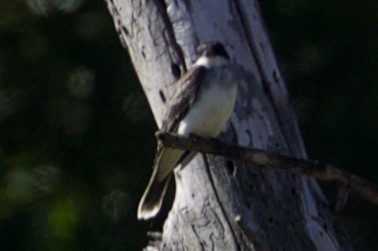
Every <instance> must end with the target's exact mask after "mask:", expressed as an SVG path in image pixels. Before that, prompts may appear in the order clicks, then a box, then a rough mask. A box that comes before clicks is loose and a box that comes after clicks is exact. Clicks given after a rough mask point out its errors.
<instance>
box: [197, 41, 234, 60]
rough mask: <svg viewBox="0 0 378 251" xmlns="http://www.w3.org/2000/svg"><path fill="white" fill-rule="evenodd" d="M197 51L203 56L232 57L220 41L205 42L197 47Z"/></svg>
mask: <svg viewBox="0 0 378 251" xmlns="http://www.w3.org/2000/svg"><path fill="white" fill-rule="evenodd" d="M197 51H198V53H199V54H200V55H201V56H207V57H215V56H220V57H224V58H226V59H230V56H229V55H228V53H227V51H226V49H225V48H224V46H223V44H221V43H219V42H205V43H202V44H200V45H199V46H198V47H197Z"/></svg>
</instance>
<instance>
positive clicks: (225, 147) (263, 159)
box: [156, 131, 378, 205]
mask: <svg viewBox="0 0 378 251" xmlns="http://www.w3.org/2000/svg"><path fill="white" fill-rule="evenodd" d="M156 137H157V138H158V140H159V141H160V142H161V143H162V145H163V146H164V147H170V148H177V149H181V150H189V151H194V152H203V153H207V154H215V155H222V156H224V157H227V158H231V159H239V160H246V161H251V162H253V163H254V164H256V165H259V166H261V167H274V168H278V169H282V170H289V169H290V170H294V171H295V172H297V173H300V174H304V175H308V176H312V177H315V178H317V179H319V180H324V181H336V182H339V183H340V185H342V186H344V187H345V188H347V189H348V190H350V191H353V192H355V193H357V194H359V195H360V196H362V197H364V198H365V199H367V200H369V201H370V202H372V203H374V204H376V205H378V186H377V185H376V184H374V183H372V182H369V181H367V180H365V179H363V178H361V177H359V176H357V175H354V174H351V173H348V172H345V171H342V170H341V169H339V168H336V167H334V166H332V165H330V164H323V163H320V162H318V161H314V160H305V159H296V158H293V157H288V156H284V155H281V154H275V153H269V152H268V151H266V150H261V149H255V148H248V147H242V146H235V145H229V144H226V143H224V142H222V141H220V140H217V139H215V138H202V137H198V136H195V135H191V136H190V137H181V136H178V135H175V134H170V133H165V132H160V131H159V132H157V133H156Z"/></svg>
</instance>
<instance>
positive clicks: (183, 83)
mask: <svg viewBox="0 0 378 251" xmlns="http://www.w3.org/2000/svg"><path fill="white" fill-rule="evenodd" d="M197 52H198V54H199V57H198V59H197V60H196V62H195V63H194V64H193V66H192V67H191V68H190V69H189V70H188V71H187V72H186V73H185V74H183V76H182V77H181V78H180V79H178V80H177V81H176V83H175V86H176V90H175V94H174V95H173V96H172V98H171V99H170V101H169V102H168V106H167V113H166V116H165V117H164V119H163V122H162V126H161V131H164V132H170V133H176V134H178V135H182V136H189V135H197V136H201V137H217V136H218V135H219V134H220V133H221V131H222V130H223V129H224V127H225V125H226V124H227V121H228V120H229V118H230V116H231V114H232V112H233V109H234V105H235V100H236V96H237V89H238V83H239V82H240V80H241V74H242V73H241V72H242V70H241V67H240V66H239V65H237V64H234V63H232V62H231V60H230V56H229V54H228V53H227V51H226V49H225V47H224V45H223V44H222V43H220V42H204V43H202V44H200V45H199V46H198V47H197ZM157 148H158V149H157V153H156V157H155V161H154V167H153V172H152V175H151V178H150V181H149V183H148V185H147V188H146V190H145V192H144V194H143V196H142V198H141V200H140V203H139V206H138V212H137V217H138V219H139V220H148V219H151V218H154V217H155V216H156V215H157V214H158V213H159V211H160V208H161V205H162V202H163V199H164V196H165V193H166V190H167V186H168V184H169V182H170V180H171V178H172V176H173V170H174V168H175V167H177V166H178V165H180V164H181V163H183V162H184V160H185V162H186V163H189V162H190V158H193V157H194V156H195V153H194V154H193V153H189V152H187V151H183V150H179V149H171V148H164V147H163V146H162V145H161V144H159V143H158V147H157Z"/></svg>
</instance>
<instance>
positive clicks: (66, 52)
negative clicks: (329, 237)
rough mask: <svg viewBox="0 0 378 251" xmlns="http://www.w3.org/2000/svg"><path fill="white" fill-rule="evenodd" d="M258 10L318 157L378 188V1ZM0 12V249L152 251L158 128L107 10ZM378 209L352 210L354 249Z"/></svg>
mask: <svg viewBox="0 0 378 251" xmlns="http://www.w3.org/2000/svg"><path fill="white" fill-rule="evenodd" d="M261 4H262V9H263V13H264V16H265V19H266V21H267V25H268V28H269V31H270V35H271V37H272V42H273V45H274V48H275V50H276V53H277V57H278V59H279V61H280V66H281V68H282V70H283V72H284V75H285V78H286V80H287V83H288V86H289V89H290V93H291V97H292V98H291V100H292V102H293V105H294V106H295V108H296V110H297V114H298V117H299V120H300V124H301V129H302V133H303V136H304V139H305V143H306V145H307V148H308V152H309V155H310V157H311V158H316V159H321V160H324V161H327V162H331V163H334V164H337V165H339V166H341V167H345V168H346V169H348V170H350V171H353V172H355V173H357V174H360V175H362V176H364V177H367V178H369V179H371V180H373V181H377V180H378V171H377V169H376V168H374V164H375V163H377V162H378V161H377V160H378V157H377V156H378V152H377V144H378V133H377V132H378V128H377V125H378V123H377V118H378V109H377V108H378V85H377V81H376V80H377V79H378V78H377V77H378V76H377V73H378V71H377V62H378V58H377V57H378V53H377V52H378V36H377V33H378V32H377V29H376V24H377V23H378V15H377V13H378V4H377V2H376V0H366V1H358V0H347V1H331V2H329V1H325V0H320V1H311V0H306V1H291V2H288V1H272V0H264V1H261ZM0 9H1V10H2V14H1V15H0V175H1V181H2V182H1V184H0V250H139V249H141V248H142V247H143V246H144V245H145V243H146V237H145V232H146V230H147V229H149V228H150V227H151V225H150V224H148V223H147V224H146V223H138V222H137V221H136V219H135V218H136V217H135V215H136V206H137V202H138V200H139V198H140V195H141V193H142V192H143V189H144V186H145V184H146V182H147V179H148V177H149V175H150V166H151V163H152V159H153V154H154V151H155V142H154V136H153V135H154V133H153V132H154V130H155V123H154V121H153V118H152V115H151V113H150V112H149V107H148V104H147V102H146V100H145V97H144V95H143V93H142V90H141V88H140V86H139V84H138V81H137V78H136V76H135V74H134V72H133V68H132V65H131V63H130V61H129V59H128V57H127V54H126V51H125V50H124V49H122V48H121V46H120V43H119V41H118V37H117V35H116V32H115V31H114V26H113V23H112V20H111V18H110V16H109V14H108V13H107V9H106V6H105V4H104V3H102V2H101V1H84V0H69V1H62V0H26V1H23V0H13V1H5V0H0ZM376 211H377V210H376V207H374V206H372V205H370V204H368V203H366V202H364V201H362V200H359V199H358V198H355V197H352V200H351V201H350V202H349V203H348V205H347V208H346V211H345V212H344V214H343V216H342V221H343V223H344V225H345V226H346V227H347V231H348V232H349V233H350V235H351V238H352V240H353V242H354V243H355V246H356V248H357V249H361V250H368V249H370V250H378V242H377V238H374V237H376V233H377V231H378V227H377V226H378V224H377V223H378V220H377V213H376ZM154 226H156V223H154V225H153V227H154Z"/></svg>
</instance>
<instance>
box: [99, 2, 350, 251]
mask: <svg viewBox="0 0 378 251" xmlns="http://www.w3.org/2000/svg"><path fill="white" fill-rule="evenodd" d="M106 2H107V5H108V8H109V11H110V13H111V15H112V17H113V19H114V23H115V27H116V30H117V32H118V34H119V37H120V39H121V42H122V43H123V45H124V46H125V47H126V48H127V49H128V51H129V54H130V57H131V59H132V61H133V64H134V67H135V70H136V72H137V74H138V77H139V80H140V82H141V85H142V87H143V89H144V92H145V94H146V96H147V98H148V101H149V103H150V106H151V109H152V111H153V114H154V117H155V120H156V122H157V124H158V126H159V127H160V125H161V121H162V118H163V116H164V114H165V112H166V103H167V100H169V98H170V97H171V96H172V94H173V92H174V89H175V85H174V82H175V80H177V79H178V78H179V77H180V75H181V74H182V73H184V72H185V71H186V69H188V68H190V67H191V65H192V63H193V62H194V61H195V59H196V53H195V48H196V46H197V45H198V44H199V43H201V42H204V41H219V42H222V43H223V44H225V45H226V47H227V50H228V52H229V54H230V55H231V57H232V60H233V61H234V62H236V63H238V64H240V65H242V66H243V68H244V70H245V71H246V72H247V76H246V79H245V81H244V82H243V83H242V84H241V85H240V86H239V91H238V99H237V102H236V106H235V110H234V113H233V115H232V117H231V119H230V123H229V125H228V126H227V128H226V130H225V131H224V132H223V133H222V135H221V136H220V138H221V139H222V140H223V141H225V142H227V143H232V144H238V145H241V146H249V147H255V148H261V149H266V150H268V151H270V152H273V153H279V154H284V155H290V156H293V157H296V158H306V151H305V147H304V145H303V142H302V138H301V135H300V131H299V128H298V125H297V121H296V118H295V115H294V113H293V110H292V108H291V107H290V106H289V104H288V93H287V89H286V85H285V83H284V80H283V78H282V76H281V73H280V70H279V68H278V66H277V63H276V59H275V56H274V52H273V50H272V47H271V44H270V41H269V37H268V35H267V30H266V27H265V26H264V23H263V19H262V16H261V11H260V8H259V4H258V2H257V1H256V0H206V1H204V0H203V1H200V0H192V1H189V0H106ZM148 171H150V170H148ZM146 172H147V170H146ZM175 181H176V196H175V200H174V204H173V207H172V209H171V211H170V213H169V215H168V218H167V219H166V222H165V224H164V229H163V236H162V242H161V245H160V246H159V247H158V248H159V249H173V250H210V249H211V250H213V249H216V250H350V249H352V248H351V246H350V243H349V241H348V239H347V237H346V235H345V233H344V232H343V231H341V230H340V227H339V226H338V223H337V221H336V220H335V218H334V216H333V214H332V212H331V210H330V205H329V203H328V202H327V200H326V198H325V197H324V196H323V193H322V191H321V190H320V188H319V185H318V184H317V182H316V181H315V180H314V179H313V178H309V177H306V176H302V175H298V174H295V173H293V172H291V171H283V170H276V169H269V168H264V169H263V168H259V166H255V165H253V164H251V163H249V162H244V161H231V160H228V159H226V158H224V157H219V156H213V155H205V154H197V157H196V158H195V159H194V160H193V161H192V162H191V163H190V165H188V166H187V167H186V168H184V169H183V170H176V172H175Z"/></svg>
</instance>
